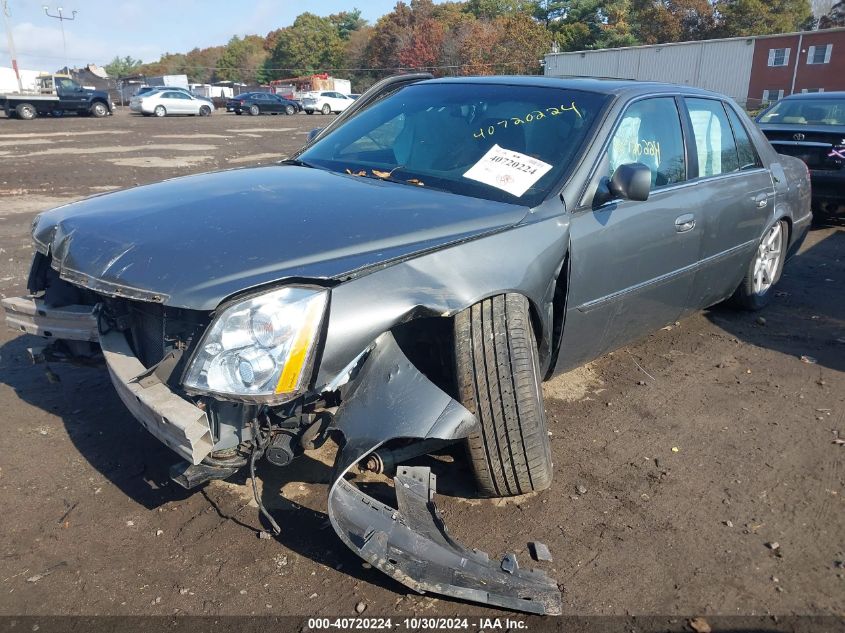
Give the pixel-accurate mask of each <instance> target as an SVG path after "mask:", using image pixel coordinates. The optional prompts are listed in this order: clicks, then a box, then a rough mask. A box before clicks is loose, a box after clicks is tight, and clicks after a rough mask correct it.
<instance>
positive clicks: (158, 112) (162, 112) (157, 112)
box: [153, 105, 167, 116]
mask: <svg viewBox="0 0 845 633" xmlns="http://www.w3.org/2000/svg"><path fill="white" fill-rule="evenodd" d="M153 114H155V115H156V116H166V115H167V109H166V108H165V107H164V106H161V105H160V106H156V107H155V110H153Z"/></svg>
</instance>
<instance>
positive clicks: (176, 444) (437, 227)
mask: <svg viewBox="0 0 845 633" xmlns="http://www.w3.org/2000/svg"><path fill="white" fill-rule="evenodd" d="M810 219H811V212H810V188H809V178H808V175H807V169H806V167H805V166H804V164H803V163H802V162H801V161H800V160H798V159H797V158H792V157H789V156H783V155H779V154H777V153H776V152H775V151H774V150H773V149H772V147H771V145H770V144H769V143H768V141H766V139H765V137H764V136H763V134H762V133H761V132H760V130H759V129H757V127H756V126H755V125H754V124H753V122H752V121H751V120H749V119H748V117H747V116H746V115H745V114H744V112H743V111H742V109H741V108H739V107H738V106H737V105H736V104H735V103H734V102H733V101H731V100H730V99H728V98H726V97H723V96H721V95H718V94H714V93H712V92H707V91H704V90H699V89H694V88H690V87H688V86H672V85H665V84H658V83H637V82H628V81H599V80H564V79H552V78H544V77H483V78H454V79H437V80H432V79H430V76H420V75H405V76H402V77H397V78H390V79H387V80H383V81H382V82H380V83H378V84H376V85H375V86H374V87H373V88H371V89H370V90H369V91H367V92H366V93H364V94H363V95H362V96H361V97H360V98H359V99H357V100H356V101H355V103H354V105H352V106H350V108H348V109H347V110H346V112H344V113H343V114H341V115H340V116H338V117H337V118H336V119H335V120H334V121H332V123H331V124H330V125H329V126H328V127H327V128H326V129H324V130H322V131H321V132H319V133H317V134H316V136H315V137H314V138H313V139H312V140H311V141H310V143H309V144H308V145H307V146H306V147H305V148H304V149H303V150H301V151H300V152H298V153H297V154H296V155H294V156H293V157H292V158H290V159H288V160H285V161H283V162H281V163H278V164H275V165H272V166H265V167H253V168H246V169H238V170H227V171H221V172H216V173H210V174H202V175H195V176H188V177H183V178H176V179H172V180H168V181H165V182H162V183H159V184H155V185H148V186H142V187H137V188H132V189H128V190H125V191H121V192H116V193H111V194H107V195H100V196H96V197H93V198H89V199H87V200H84V201H81V202H77V203H72V204H68V205H66V206H63V207H60V208H58V209H54V210H52V211H48V212H46V213H43V214H41V215H40V216H39V217H38V218H37V220H36V221H35V222H34V223H33V231H32V236H33V241H34V246H35V249H36V251H37V253H36V255H35V258H34V260H33V264H32V268H31V272H30V276H29V283H28V288H29V292H30V296H28V297H23V298H17V299H5V300H4V301H3V305H4V306H5V308H6V319H7V322H8V323H9V325H10V326H12V327H14V328H17V329H19V330H22V331H25V332H29V333H32V334H39V335H48V332H49V334H52V335H54V336H55V337H56V338H63V339H71V342H72V344H73V348H72V349H73V351H74V353H76V354H83V353H88V354H93V353H95V352H96V351H97V350H102V353H103V355H104V356H105V362H106V365H107V367H108V370H109V373H110V375H111V378H112V382H113V384H114V386H115V388H116V390H117V392H118V394H119V395H120V397H121V399H122V400H123V402H124V403H125V404H126V406H127V407H128V408H129V409H130V411H132V413H133V414H134V415H135V416H136V417H137V418H138V420H139V421H140V422H141V423H142V424H143V425H144V426H145V427H146V428H147V429H148V430H149V431H150V432H151V433H152V434H153V435H155V436H156V437H158V438H159V439H160V440H162V441H163V442H165V443H166V444H167V445H168V446H169V447H170V448H171V449H173V450H174V451H175V452H176V453H177V454H178V455H179V456H180V457H181V458H182V460H184V461H182V462H180V463H179V464H177V465H176V466H174V469H173V470H172V476H173V478H174V480H175V481H176V482H178V483H179V484H181V485H183V486H185V487H192V486H196V485H199V484H202V483H204V482H205V481H207V480H208V479H211V478H226V477H228V476H231V475H233V474H234V473H235V472H237V471H238V470H239V469H242V468H250V469H254V467H255V463H256V461H257V460H258V459H261V458H266V460H267V461H269V462H270V463H272V464H276V465H280V466H281V465H286V464H288V463H290V462H291V461H292V460H294V459H295V458H296V457H297V456H298V455H300V454H302V453H303V452H304V451H308V450H311V449H314V448H315V447H319V446H320V445H321V444H322V443H323V442H324V441H325V440H326V438H327V437H329V436H331V437H334V438H335V439H336V441H337V444H338V446H340V449H339V450H338V453H337V457H336V461H335V468H334V474H333V477H332V482H331V486H330V491H329V501H328V515H329V519H330V521H331V524H332V525H333V527H334V529H335V530H336V532H337V534H338V535H339V537H340V538H341V540H342V541H343V542H344V543H345V544H346V545H347V546H349V547H350V548H351V549H352V550H353V551H354V552H355V553H357V554H358V555H360V556H361V557H363V558H364V559H365V560H366V561H367V562H369V563H370V564H371V565H373V566H374V567H376V568H378V569H380V570H382V571H383V572H385V573H386V574H388V575H390V576H391V577H393V578H394V579H395V580H397V581H398V582H401V583H403V584H405V585H407V586H408V587H410V588H412V589H414V590H418V591H424V592H433V593H440V594H446V595H449V596H453V597H457V598H460V599H466V600H474V601H479V602H484V603H488V604H492V605H496V606H499V607H504V608H509V609H515V610H522V611H529V612H534V613H547V614H556V613H560V612H561V608H562V605H561V595H560V592H559V589H558V586H557V583H556V581H555V580H554V579H552V578H550V577H549V576H548V575H546V574H545V573H543V572H541V571H528V570H524V569H521V568H520V567H519V566H518V565H517V564H516V559H515V558H514V555H513V554H509V555H507V556H505V558H504V559H502V560H495V559H490V558H489V557H488V556H487V555H486V554H484V553H482V552H479V551H477V550H472V549H468V548H466V547H463V546H462V545H460V544H458V543H456V542H455V541H454V540H453V539H451V538H450V537H449V536H448V535H447V534H446V532H445V528H444V527H443V525H442V521H441V518H440V516H439V515H438V514H437V512H436V510H435V507H434V504H433V503H432V499H433V495H434V492H435V489H436V485H435V479H434V477H433V475H432V474H431V472H430V471H429V469H428V468H427V467H422V466H409V465H407V462H408V461H409V460H411V459H413V458H414V457H419V456H420V455H423V454H426V453H429V452H432V451H436V450H440V449H442V448H443V447H444V446H446V445H448V444H450V443H451V444H458V445H463V446H465V447H466V451H467V454H468V456H469V457H468V464H469V466H470V468H471V469H472V471H473V472H474V474H475V479H476V483H477V486H478V491H479V494H481V495H483V496H491V497H496V496H510V495H521V494H525V493H530V492H537V491H541V490H544V489H546V488H548V487H549V486H550V485H551V481H552V472H553V467H552V461H551V451H550V444H549V442H550V440H549V434H548V432H547V425H546V417H545V412H544V407H543V399H542V391H541V388H540V383H541V381H542V380H544V379H546V378H549V377H550V376H553V375H555V374H558V373H560V372H563V371H566V370H569V369H571V368H573V367H576V366H578V365H580V364H582V363H584V362H586V361H589V360H591V359H594V358H596V357H597V356H599V355H601V354H604V353H605V352H607V351H609V350H612V349H615V348H618V347H620V346H623V345H625V344H627V343H629V342H630V341H633V340H634V339H636V338H638V337H641V336H644V335H646V334H648V333H649V332H652V331H654V330H656V329H658V328H660V327H662V326H664V325H666V324H667V323H672V322H674V321H675V320H677V319H679V318H681V317H683V316H684V315H688V314H690V313H693V312H696V311H697V310H701V309H703V308H706V307H708V306H711V305H713V304H716V303H719V302H722V301H725V300H731V301H732V302H733V303H734V304H735V305H737V306H739V307H740V308H745V309H752V310H754V309H759V308H762V307H763V306H764V305H765V304H766V302H767V301H768V300H769V298H770V297H771V295H772V293H773V290H772V288H773V286H774V285H775V284H776V283H777V281H778V279H779V278H780V276H781V271H782V269H783V266H784V262H785V261H786V259H787V257H788V256H789V255H791V254H792V253H794V252H795V251H796V249H797V248H798V247H799V246H800V244H801V242H802V240H803V239H804V236H805V234H806V231H807V228H808V226H809V224H810ZM113 450H114V452H115V460H118V458H119V455H118V454H119V452H120V447H119V446H116V447H114V449H113ZM356 464H357V465H359V468H363V469H367V470H371V471H373V472H376V473H382V474H389V475H393V476H394V480H393V481H394V488H393V489H394V492H395V494H396V501H397V508H396V509H394V508H391V507H390V506H388V505H385V504H384V503H382V502H381V501H377V500H376V499H374V498H372V497H370V496H369V495H368V494H367V493H366V492H364V491H361V490H358V489H357V488H356V487H355V485H354V484H353V483H352V482H351V481H349V480H348V477H347V476H351V469H352V467H353V466H355V465H356ZM441 477H443V475H442V474H441ZM253 478H254V472H253ZM257 502H258V504H259V508H260V509H261V511H262V513H263V516H264V517H265V519H266V520H267V522H268V523H267V524H268V526H272V527H273V529H274V530H276V529H278V527H277V525H276V524H275V520H274V518H273V516H272V515H271V514H270V513H269V512H267V511H266V509H264V506H263V504H262V502H261V499H260V497H259V498H257ZM268 529H269V528H268ZM286 529H288V530H295V529H296V525H295V524H290V525H288V526H287V527H286Z"/></svg>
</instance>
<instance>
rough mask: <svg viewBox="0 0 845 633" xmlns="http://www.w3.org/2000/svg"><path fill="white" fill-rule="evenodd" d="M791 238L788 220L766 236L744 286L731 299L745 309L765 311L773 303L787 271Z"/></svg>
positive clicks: (776, 224) (778, 223)
mask: <svg viewBox="0 0 845 633" xmlns="http://www.w3.org/2000/svg"><path fill="white" fill-rule="evenodd" d="M788 236H789V227H788V225H787V223H786V221H785V220H780V221H779V222H776V223H775V224H774V225H772V227H771V228H769V230H768V231H766V232H765V233H764V234H763V237H762V239H761V240H760V243H759V244H758V245H757V250H756V251H755V252H754V257H752V258H751V263H750V264H749V265H748V270H747V271H746V272H745V277H744V278H743V280H742V283H740V284H739V287H738V288H737V289H736V291H735V292H734V294H733V296H732V297H731V300H732V301H733V303H734V304H736V305H737V306H739V307H740V308H743V309H745V310H761V309H763V308H764V307H765V306H766V304H768V303H769V300H770V299H771V298H772V293H771V288H772V286H774V285H775V284H776V283H777V282H778V280H779V279H780V275H781V273H782V272H783V264H784V261H785V260H786V257H785V255H786V242H787V238H788Z"/></svg>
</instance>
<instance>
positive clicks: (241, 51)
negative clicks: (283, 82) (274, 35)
mask: <svg viewBox="0 0 845 633" xmlns="http://www.w3.org/2000/svg"><path fill="white" fill-rule="evenodd" d="M266 59H267V52H266V51H265V50H264V38H263V37H260V36H258V35H247V36H246V37H244V38H243V39H241V38H239V37H238V36H235V37H233V38H232V39H230V40H229V43H228V44H226V47H225V49H224V50H223V52H222V54H221V55H220V58H219V59H218V60H217V64H216V66H217V68H216V71H215V76H216V77H217V79H219V80H221V81H238V82H242V83H248V84H249V83H261V82H264V81H266V77H265V76H264V71H263V65H264V62H265V60H266Z"/></svg>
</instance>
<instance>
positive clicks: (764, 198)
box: [752, 193, 769, 209]
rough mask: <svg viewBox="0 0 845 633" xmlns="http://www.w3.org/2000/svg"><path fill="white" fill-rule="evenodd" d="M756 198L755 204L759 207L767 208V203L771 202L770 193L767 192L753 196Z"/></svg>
mask: <svg viewBox="0 0 845 633" xmlns="http://www.w3.org/2000/svg"><path fill="white" fill-rule="evenodd" d="M752 200H754V204H756V205H757V208H758V209H765V208H766V205H767V204H769V195H768V194H766V193H760V194H757V195H756V196H754V198H752Z"/></svg>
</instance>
